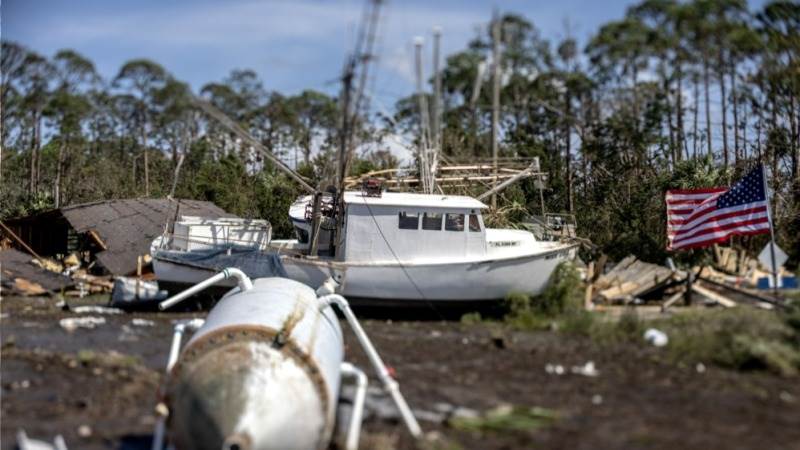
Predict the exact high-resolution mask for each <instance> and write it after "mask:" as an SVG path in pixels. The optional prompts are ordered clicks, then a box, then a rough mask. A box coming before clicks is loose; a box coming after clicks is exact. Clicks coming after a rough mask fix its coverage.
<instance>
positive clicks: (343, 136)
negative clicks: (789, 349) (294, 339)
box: [331, 0, 383, 254]
mask: <svg viewBox="0 0 800 450" xmlns="http://www.w3.org/2000/svg"><path fill="white" fill-rule="evenodd" d="M382 2H383V0H369V1H367V4H366V5H365V7H364V15H363V17H362V22H361V25H360V27H359V32H358V37H357V40H356V45H355V49H354V51H353V52H352V53H351V54H350V55H348V57H347V59H346V60H345V65H344V70H343V71H342V95H341V97H340V101H341V111H342V121H341V130H340V133H339V154H338V158H337V159H338V165H337V171H336V188H337V191H336V192H337V198H336V212H335V217H336V229H335V232H334V235H333V236H331V253H332V254H335V252H336V249H337V248H339V240H340V239H341V236H342V226H343V224H344V223H343V222H344V211H345V204H344V190H345V182H346V179H347V174H348V173H349V171H350V162H351V160H352V157H353V151H354V150H355V145H354V143H353V141H354V139H353V130H354V129H355V128H356V127H355V125H356V123H357V122H358V115H359V113H360V112H361V110H362V108H363V105H362V103H363V101H364V98H365V95H364V89H365V88H366V85H367V80H368V73H369V63H370V62H371V61H372V60H373V59H375V57H374V55H373V54H372V52H373V47H374V45H375V38H376V35H377V28H378V19H379V17H380V6H381V3H382ZM355 80H358V84H357V86H355V88H354V86H353V84H354V82H355Z"/></svg>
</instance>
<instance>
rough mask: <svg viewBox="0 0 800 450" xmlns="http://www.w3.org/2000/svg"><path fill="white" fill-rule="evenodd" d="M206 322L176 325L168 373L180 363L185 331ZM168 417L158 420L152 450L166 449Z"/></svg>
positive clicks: (179, 323) (192, 329)
mask: <svg viewBox="0 0 800 450" xmlns="http://www.w3.org/2000/svg"><path fill="white" fill-rule="evenodd" d="M205 322H206V321H205V320H203V319H200V318H196V319H189V320H181V321H179V322H178V323H176V324H175V328H174V331H173V333H172V344H170V347H169V357H168V358H167V372H169V371H170V370H172V367H174V366H175V363H177V362H178V355H180V352H181V341H182V340H183V333H184V332H185V331H195V330H197V329H198V328H200V327H202V326H203V324H204V323H205ZM166 420H167V417H166V416H165V415H163V414H159V415H158V419H157V420H156V428H155V430H154V431H153V445H152V447H151V448H152V450H162V449H163V448H164V431H165V429H166Z"/></svg>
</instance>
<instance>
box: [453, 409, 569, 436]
mask: <svg viewBox="0 0 800 450" xmlns="http://www.w3.org/2000/svg"><path fill="white" fill-rule="evenodd" d="M557 417H558V416H557V414H556V413H555V412H554V411H552V410H549V409H545V408H540V407H523V406H514V405H509V404H502V405H499V406H497V407H495V408H492V409H490V410H489V411H486V413H484V414H482V415H481V416H480V417H469V418H468V417H453V418H452V419H450V420H448V424H449V425H450V426H452V427H453V428H458V429H462V430H471V431H490V432H508V431H532V430H535V429H537V428H541V427H543V426H546V425H549V424H550V423H552V422H553V421H554V420H555V419H556V418H557Z"/></svg>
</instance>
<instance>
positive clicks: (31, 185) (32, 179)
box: [28, 113, 36, 194]
mask: <svg viewBox="0 0 800 450" xmlns="http://www.w3.org/2000/svg"><path fill="white" fill-rule="evenodd" d="M35 115H36V114H35V113H34V120H33V122H32V126H31V168H30V174H29V175H30V176H29V177H28V192H29V193H30V194H33V193H34V192H35V191H36V119H35Z"/></svg>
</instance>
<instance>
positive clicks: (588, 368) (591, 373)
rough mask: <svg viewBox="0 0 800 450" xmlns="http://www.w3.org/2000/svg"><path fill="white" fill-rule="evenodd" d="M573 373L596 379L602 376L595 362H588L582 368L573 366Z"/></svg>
mask: <svg viewBox="0 0 800 450" xmlns="http://www.w3.org/2000/svg"><path fill="white" fill-rule="evenodd" d="M571 372H572V373H574V374H576V375H583V376H585V377H596V376H598V375H600V372H598V371H597V368H595V366H594V361H588V362H587V363H586V364H584V365H582V366H572V370H571Z"/></svg>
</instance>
